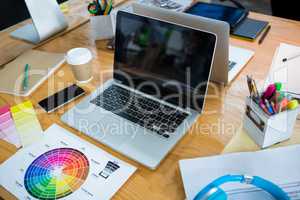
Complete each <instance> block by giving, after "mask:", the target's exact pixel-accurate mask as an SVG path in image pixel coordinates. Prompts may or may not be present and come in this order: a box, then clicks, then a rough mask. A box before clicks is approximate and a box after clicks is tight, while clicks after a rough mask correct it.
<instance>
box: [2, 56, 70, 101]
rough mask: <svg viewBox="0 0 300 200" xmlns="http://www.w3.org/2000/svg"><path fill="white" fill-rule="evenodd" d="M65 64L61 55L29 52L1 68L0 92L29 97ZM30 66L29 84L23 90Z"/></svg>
mask: <svg viewBox="0 0 300 200" xmlns="http://www.w3.org/2000/svg"><path fill="white" fill-rule="evenodd" d="M64 62H65V56H64V54H61V53H49V52H43V51H38V50H29V51H26V52H25V53H23V54H21V55H20V56H19V57H17V58H16V59H15V60H13V61H11V62H10V63H8V64H6V65H5V66H3V67H2V68H0V92H3V93H8V94H13V95H16V96H29V95H30V94H31V93H32V92H33V91H34V90H35V89H36V88H37V87H38V86H39V85H40V84H42V83H43V82H44V81H45V80H46V79H47V78H48V77H49V76H50V75H51V74H53V72H54V71H55V70H56V69H58V68H59V67H60V66H61V65H62V64H63V63H64ZM26 64H29V66H30V67H29V82H28V83H29V84H28V88H27V90H25V91H24V90H23V87H22V86H23V79H24V69H25V65H26Z"/></svg>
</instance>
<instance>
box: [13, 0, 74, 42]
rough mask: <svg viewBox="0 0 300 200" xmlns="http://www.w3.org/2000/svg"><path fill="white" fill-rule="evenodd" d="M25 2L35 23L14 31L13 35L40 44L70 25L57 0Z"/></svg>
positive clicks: (28, 0)
mask: <svg viewBox="0 0 300 200" xmlns="http://www.w3.org/2000/svg"><path fill="white" fill-rule="evenodd" d="M25 3H26V6H27V8H28V11H29V13H30V16H31V19H32V22H33V23H32V24H31V23H30V24H27V25H25V26H23V27H21V28H19V29H17V30H15V31H13V32H12V33H11V34H10V35H11V36H12V37H14V38H17V39H21V40H25V41H27V42H31V43H34V44H38V43H40V42H42V41H44V40H46V39H48V38H49V37H51V36H53V35H54V34H56V33H58V32H60V31H63V30H64V29H66V28H67V27H68V23H67V21H66V19H65V17H64V15H63V13H62V12H61V10H60V7H59V5H58V3H57V1H56V0H25Z"/></svg>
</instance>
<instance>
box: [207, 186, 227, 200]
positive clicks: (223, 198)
mask: <svg viewBox="0 0 300 200" xmlns="http://www.w3.org/2000/svg"><path fill="white" fill-rule="evenodd" d="M208 200H227V195H226V193H225V192H224V190H222V189H221V188H218V190H217V191H216V192H214V193H213V194H212V195H211V196H210V197H209V199H208Z"/></svg>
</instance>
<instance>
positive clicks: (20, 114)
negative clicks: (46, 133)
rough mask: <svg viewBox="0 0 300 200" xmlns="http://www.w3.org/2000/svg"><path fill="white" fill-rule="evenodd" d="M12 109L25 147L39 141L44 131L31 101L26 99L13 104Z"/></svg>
mask: <svg viewBox="0 0 300 200" xmlns="http://www.w3.org/2000/svg"><path fill="white" fill-rule="evenodd" d="M10 111H11V113H12V116H13V119H14V121H15V125H16V128H17V130H18V132H19V135H20V138H21V143H22V146H23V147H26V146H28V145H30V144H32V143H34V142H36V141H39V140H40V139H41V138H42V136H43V131H42V128H41V125H40V123H39V121H38V119H37V116H36V113H35V111H34V108H33V106H32V103H31V102H30V101H25V102H23V103H21V104H18V105H16V106H13V107H11V108H10Z"/></svg>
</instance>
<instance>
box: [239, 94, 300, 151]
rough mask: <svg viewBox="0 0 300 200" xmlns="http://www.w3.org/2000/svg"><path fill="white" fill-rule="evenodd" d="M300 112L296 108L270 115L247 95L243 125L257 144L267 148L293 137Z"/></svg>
mask: <svg viewBox="0 0 300 200" xmlns="http://www.w3.org/2000/svg"><path fill="white" fill-rule="evenodd" d="M298 113H299V108H296V109H294V110H286V111H283V112H280V113H277V114H275V115H271V116H269V115H268V114H266V113H265V112H264V111H263V110H262V109H261V108H260V106H259V105H258V104H257V103H256V102H255V101H253V100H252V99H251V98H250V97H247V99H246V111H245V114H244V119H243V127H244V129H245V130H246V132H247V133H248V135H249V136H250V137H251V138H252V139H253V140H254V141H255V143H256V144H257V145H259V146H260V147H261V148H266V147H269V146H271V145H274V144H276V143H279V142H282V141H284V140H287V139H289V138H290V137H291V135H292V134H293V129H294V125H295V121H296V119H297V115H298Z"/></svg>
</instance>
